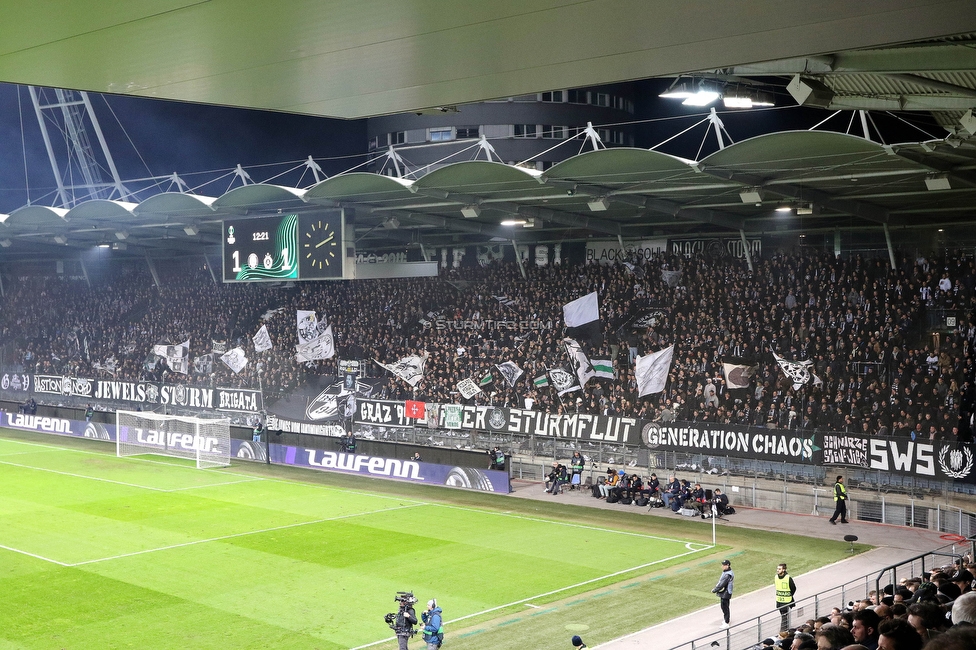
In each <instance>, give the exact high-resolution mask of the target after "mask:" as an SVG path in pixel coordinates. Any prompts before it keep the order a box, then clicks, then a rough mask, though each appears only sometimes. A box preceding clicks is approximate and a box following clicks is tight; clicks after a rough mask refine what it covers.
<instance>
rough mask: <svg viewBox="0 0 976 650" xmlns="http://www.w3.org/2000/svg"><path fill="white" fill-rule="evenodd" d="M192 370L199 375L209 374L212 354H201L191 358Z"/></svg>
mask: <svg viewBox="0 0 976 650" xmlns="http://www.w3.org/2000/svg"><path fill="white" fill-rule="evenodd" d="M193 371H194V372H196V373H197V374H201V375H209V374H210V373H212V372H213V355H212V354H202V355H200V356H199V357H196V358H195V359H193Z"/></svg>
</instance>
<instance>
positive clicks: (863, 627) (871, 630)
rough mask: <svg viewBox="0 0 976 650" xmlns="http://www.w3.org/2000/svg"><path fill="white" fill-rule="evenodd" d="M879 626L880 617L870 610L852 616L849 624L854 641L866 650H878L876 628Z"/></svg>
mask: <svg viewBox="0 0 976 650" xmlns="http://www.w3.org/2000/svg"><path fill="white" fill-rule="evenodd" d="M879 625H881V617H880V616H878V614H877V612H875V611H874V610H872V609H862V610H861V611H859V612H857V613H856V614H854V620H853V622H852V623H851V634H853V635H854V640H855V641H857V642H858V643H860V644H861V645H863V646H864V647H865V648H867V649H868V650H878V626H879Z"/></svg>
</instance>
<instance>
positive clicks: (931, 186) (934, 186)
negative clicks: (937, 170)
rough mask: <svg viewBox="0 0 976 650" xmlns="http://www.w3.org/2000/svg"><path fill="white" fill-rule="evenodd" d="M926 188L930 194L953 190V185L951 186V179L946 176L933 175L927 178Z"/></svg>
mask: <svg viewBox="0 0 976 650" xmlns="http://www.w3.org/2000/svg"><path fill="white" fill-rule="evenodd" d="M925 187H926V188H928V190H929V191H930V192H935V191H938V190H951V189H952V185H950V184H949V177H948V176H947V175H945V174H933V175H931V176H926V177H925Z"/></svg>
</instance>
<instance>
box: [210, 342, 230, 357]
mask: <svg viewBox="0 0 976 650" xmlns="http://www.w3.org/2000/svg"><path fill="white" fill-rule="evenodd" d="M210 351H211V352H213V353H214V354H223V353H224V352H227V341H215V340H213V339H210Z"/></svg>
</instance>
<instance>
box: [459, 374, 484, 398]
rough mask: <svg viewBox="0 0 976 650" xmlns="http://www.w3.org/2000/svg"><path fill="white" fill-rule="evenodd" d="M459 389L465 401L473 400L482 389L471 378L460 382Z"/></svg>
mask: <svg viewBox="0 0 976 650" xmlns="http://www.w3.org/2000/svg"><path fill="white" fill-rule="evenodd" d="M457 389H458V392H459V393H461V396H462V397H463V398H464V399H471V398H472V397H474V396H475V395H477V394H478V393H480V392H481V389H480V388H478V384H476V383H475V381H474V380H473V379H471V378H468V379H462V380H461V381H459V382H458V384H457Z"/></svg>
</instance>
